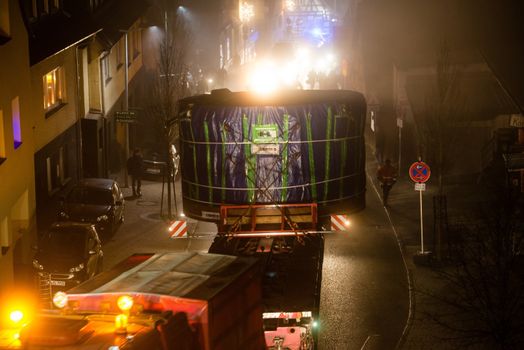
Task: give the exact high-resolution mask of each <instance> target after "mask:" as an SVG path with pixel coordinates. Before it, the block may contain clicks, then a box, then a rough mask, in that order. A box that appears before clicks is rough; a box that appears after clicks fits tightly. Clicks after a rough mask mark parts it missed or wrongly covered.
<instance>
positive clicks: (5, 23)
mask: <svg viewBox="0 0 524 350" xmlns="http://www.w3.org/2000/svg"><path fill="white" fill-rule="evenodd" d="M10 37H11V27H10V25H9V0H0V45H1V44H3V43H5V42H7V41H8V40H9V39H10Z"/></svg>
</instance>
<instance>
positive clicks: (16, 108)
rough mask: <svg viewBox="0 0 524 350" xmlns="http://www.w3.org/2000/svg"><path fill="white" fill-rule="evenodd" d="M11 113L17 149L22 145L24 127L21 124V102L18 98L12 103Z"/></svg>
mask: <svg viewBox="0 0 524 350" xmlns="http://www.w3.org/2000/svg"><path fill="white" fill-rule="evenodd" d="M11 113H12V114H13V141H14V147H15V149H17V148H18V147H20V145H21V144H22V126H21V124H20V102H19V100H18V96H17V97H16V98H14V99H13V100H12V101H11Z"/></svg>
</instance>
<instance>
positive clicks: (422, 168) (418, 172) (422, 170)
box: [409, 158, 431, 254]
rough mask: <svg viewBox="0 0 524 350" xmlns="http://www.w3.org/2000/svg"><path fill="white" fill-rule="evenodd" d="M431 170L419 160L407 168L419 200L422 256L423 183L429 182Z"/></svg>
mask: <svg viewBox="0 0 524 350" xmlns="http://www.w3.org/2000/svg"><path fill="white" fill-rule="evenodd" d="M430 176H431V170H430V168H429V165H427V164H426V163H424V162H423V161H421V160H420V158H419V161H418V162H415V163H413V164H411V166H410V167H409V177H410V178H411V180H413V181H414V182H415V191H418V192H419V198H420V253H421V254H424V215H423V212H422V192H423V191H425V190H426V184H425V182H426V181H428V180H429V177H430Z"/></svg>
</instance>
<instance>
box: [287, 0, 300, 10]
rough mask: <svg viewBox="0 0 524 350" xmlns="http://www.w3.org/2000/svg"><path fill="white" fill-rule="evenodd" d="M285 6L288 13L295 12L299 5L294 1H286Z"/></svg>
mask: <svg viewBox="0 0 524 350" xmlns="http://www.w3.org/2000/svg"><path fill="white" fill-rule="evenodd" d="M284 6H285V8H286V10H287V11H295V10H296V8H297V4H296V3H295V1H294V0H285V1H284Z"/></svg>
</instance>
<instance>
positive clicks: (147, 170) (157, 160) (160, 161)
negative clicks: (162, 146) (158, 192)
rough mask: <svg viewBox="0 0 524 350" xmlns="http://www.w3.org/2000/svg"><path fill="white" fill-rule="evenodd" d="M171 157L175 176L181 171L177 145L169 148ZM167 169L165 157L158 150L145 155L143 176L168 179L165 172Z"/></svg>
mask: <svg viewBox="0 0 524 350" xmlns="http://www.w3.org/2000/svg"><path fill="white" fill-rule="evenodd" d="M169 158H170V160H171V162H172V163H171V164H173V169H174V174H175V178H176V177H177V175H178V172H179V166H180V155H179V154H178V152H177V150H176V147H175V145H171V148H170V150H169ZM165 169H166V161H165V157H164V156H162V155H161V154H160V153H158V152H150V153H148V154H146V156H145V157H144V172H143V178H144V179H145V180H151V181H166V180H167V179H166V178H164V172H165Z"/></svg>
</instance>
